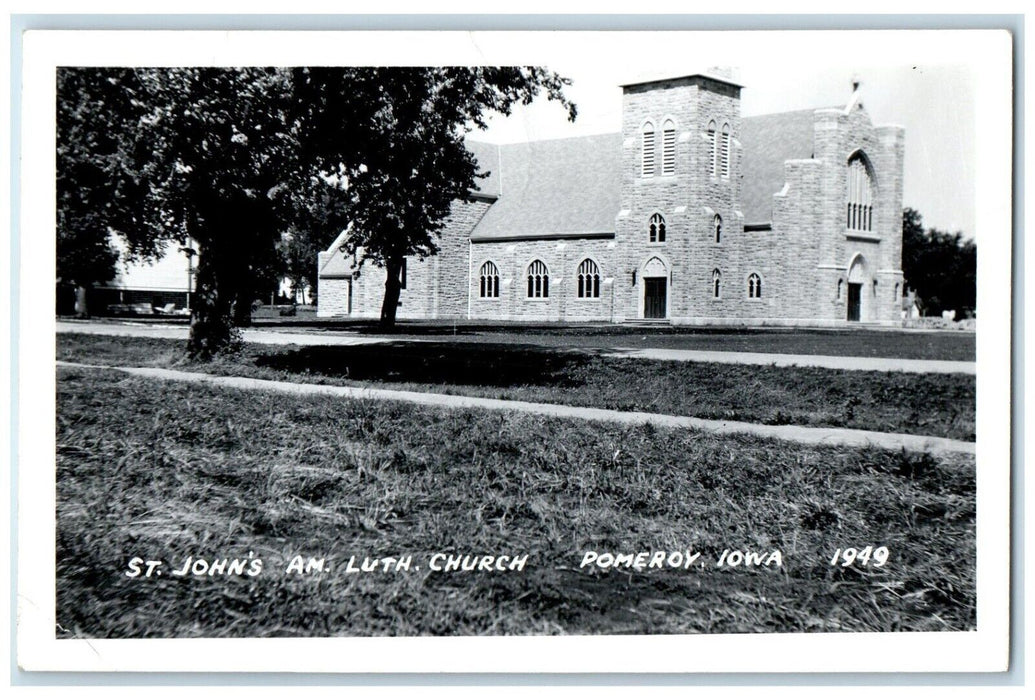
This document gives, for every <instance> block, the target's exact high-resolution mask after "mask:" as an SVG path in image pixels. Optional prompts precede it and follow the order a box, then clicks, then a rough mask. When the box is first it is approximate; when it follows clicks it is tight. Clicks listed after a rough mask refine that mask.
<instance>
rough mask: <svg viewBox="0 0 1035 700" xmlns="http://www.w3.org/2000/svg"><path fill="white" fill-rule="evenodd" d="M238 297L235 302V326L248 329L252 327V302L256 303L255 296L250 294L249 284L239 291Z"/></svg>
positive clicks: (245, 284)
mask: <svg viewBox="0 0 1035 700" xmlns="http://www.w3.org/2000/svg"><path fill="white" fill-rule="evenodd" d="M236 296H237V298H236V299H235V300H234V325H235V326H237V327H238V328H247V327H248V326H250V325H252V301H254V295H253V294H252V293H251V292H250V287H249V285H248V283H247V282H245V283H244V284H243V285H242V287H241V289H239V290H238V292H237V295H236Z"/></svg>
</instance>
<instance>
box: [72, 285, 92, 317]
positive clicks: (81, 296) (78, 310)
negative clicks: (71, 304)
mask: <svg viewBox="0 0 1035 700" xmlns="http://www.w3.org/2000/svg"><path fill="white" fill-rule="evenodd" d="M88 291H89V290H88V289H87V288H86V287H85V286H84V285H81V284H77V285H76V287H75V315H76V317H77V318H90V308H89V307H88V306H87V304H86V294H87V292H88Z"/></svg>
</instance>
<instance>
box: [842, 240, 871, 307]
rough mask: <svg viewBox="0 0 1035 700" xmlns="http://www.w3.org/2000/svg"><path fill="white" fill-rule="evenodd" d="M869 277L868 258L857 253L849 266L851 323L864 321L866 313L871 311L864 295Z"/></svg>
mask: <svg viewBox="0 0 1035 700" xmlns="http://www.w3.org/2000/svg"><path fill="white" fill-rule="evenodd" d="M869 276H870V275H869V266H868V265H867V264H866V258H864V257H863V256H862V255H861V254H858V253H857V254H856V255H855V257H854V258H852V262H851V263H849V265H848V315H847V319H848V320H849V321H862V320H863V319H864V318H865V317H866V315H865V312H867V311H868V310H869V309H868V308H865V307H867V306H868V304H866V295H865V294H863V288H864V286H865V285H866V280H867V279H869Z"/></svg>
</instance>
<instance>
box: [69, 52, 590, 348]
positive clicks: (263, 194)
mask: <svg viewBox="0 0 1035 700" xmlns="http://www.w3.org/2000/svg"><path fill="white" fill-rule="evenodd" d="M66 71H67V73H66ZM62 73H63V74H64V75H63V76H62V77H63V81H64V82H63V85H64V90H63V94H59V104H64V103H65V101H69V104H75V105H79V106H81V107H82V109H79V110H78V111H76V112H75V113H74V115H73V116H74V118H73V119H72V121H73V122H75V123H76V124H83V123H86V124H92V125H95V130H97V131H99V132H102V133H103V134H104V137H105V139H107V141H106V142H105V144H104V147H103V148H102V149H101V151H103V153H104V154H105V157H104V158H102V159H99V160H98V167H99V169H100V175H99V177H100V178H101V179H102V180H105V182H106V183H107V184H106V187H107V190H105V192H106V193H107V195H108V196H107V197H106V199H105V201H104V202H97V201H95V202H93V203H92V204H91V205H89V206H88V207H86V208H87V209H89V211H90V213H91V215H92V216H94V217H95V219H96V224H97V229H98V230H106V227H111V228H113V229H115V230H116V231H119V232H121V233H122V234H123V235H124V236H125V237H126V239H127V241H128V243H129V247H130V251H131V253H132V254H133V255H136V256H148V255H154V254H155V253H156V251H158V250H159V249H160V248H161V246H162V245H163V244H164V243H165V242H166V241H169V240H183V239H185V238H186V237H188V236H189V237H190V238H192V239H193V240H194V241H196V242H197V244H198V248H199V255H198V267H197V277H196V284H197V289H196V292H195V294H194V297H193V304H192V306H193V317H192V322H191V335H190V341H189V342H188V352H189V353H190V354H191V355H192V356H194V357H208V356H211V355H213V354H215V353H218V352H221V351H223V350H226V349H227V348H232V347H234V346H235V345H236V344H237V342H238V341H239V335H238V334H237V332H236V330H235V329H236V327H237V326H240V325H243V324H245V323H247V322H248V319H249V318H250V311H251V308H250V307H251V302H252V300H253V299H255V297H256V294H257V293H258V292H259V290H260V288H261V287H262V284H263V282H264V281H266V282H268V279H269V277H270V276H271V275H273V274H274V273H275V272H279V271H282V268H281V267H280V262H281V259H280V257H279V256H278V249H277V245H278V242H279V241H280V240H281V238H282V234H283V233H284V232H285V231H292V232H293V233H294V235H299V233H300V232H307V233H309V234H310V235H313V236H316V237H318V238H319V239H320V240H321V242H322V241H323V240H326V241H327V242H328V243H329V240H333V238H334V237H335V236H336V234H337V233H338V232H339V231H341V230H342V229H343V228H345V227H346V226H348V227H349V228H350V230H351V231H352V233H353V235H352V236H351V237H350V238H349V240H348V242H347V243H346V247H347V248H348V250H349V251H350V252H356V251H357V249H362V252H363V257H364V259H365V260H368V261H370V262H372V263H373V264H376V265H381V266H383V267H384V268H385V269H386V271H387V273H388V283H387V284H386V286H385V303H384V312H383V314H382V317H383V319H384V321H385V323H386V324H387V325H392V324H394V321H395V308H396V305H397V302H398V297H399V270H400V268H401V266H402V261H403V258H404V257H405V256H407V255H417V256H422V257H423V256H426V255H432V254H434V253H435V252H436V251H437V245H436V237H437V233H438V231H439V230H440V229H441V227H442V225H443V221H444V219H445V217H446V216H447V214H448V213H449V208H450V204H451V203H452V202H453V201H454V200H457V199H463V198H464V197H466V196H468V194H469V192H470V190H471V189H472V188H473V187H474V185H475V178H476V176H477V175H478V173H477V167H476V165H475V163H474V160H473V158H472V156H471V154H470V153H468V151H467V150H466V148H465V147H464V134H465V132H466V131H467V130H469V129H471V128H476V127H482V126H484V125H485V118H486V116H487V114H488V113H489V112H500V113H503V114H506V113H509V111H510V109H511V108H512V106H513V105H514V104H516V103H518V102H524V103H528V102H531V101H532V100H533V99H534V98H535V97H536V95H538V94H540V93H541V92H545V93H546V94H547V96H548V97H549V98H551V99H556V100H560V101H561V102H562V103H563V104H564V105H566V106H567V107H568V110H569V116H570V117H571V118H574V115H575V108H574V106H573V105H571V104H570V103H568V102H567V100H566V99H565V98H564V95H563V93H562V88H563V86H564V85H566V84H567V81H565V80H564V79H562V78H560V77H559V76H557V75H556V74H553V73H550V72H548V71H545V70H543V69H539V68H466V67H464V68H316V69H305V68H298V69H277V68H148V69H62ZM84 83H85V84H89V85H90V86H91V87H92V88H94V89H95V92H96V94H97V97H96V99H93V98H91V99H83V98H82V95H81V94H80V90H79V87H78V86H79V85H80V84H84ZM66 133H67V134H71V133H74V129H70V130H66ZM59 141H60V139H59ZM77 148H78V145H77ZM93 148H94V144H93V142H92V141H86V142H85V143H84V144H82V147H81V148H78V151H77V152H80V153H82V154H85V156H86V159H88V158H89V156H90V155H91V153H92V149H93ZM69 172H71V171H69ZM73 183H74V180H73ZM59 205H60V206H66V205H67V202H61V201H59ZM60 206H59V208H60ZM324 245H326V243H324ZM312 264H313V265H315V260H314V261H313V262H312Z"/></svg>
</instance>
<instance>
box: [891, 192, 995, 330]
mask: <svg viewBox="0 0 1035 700" xmlns="http://www.w3.org/2000/svg"><path fill="white" fill-rule="evenodd" d="M902 272H903V274H904V276H905V279H906V283H907V284H908V285H909V286H910V288H912V289H913V290H914V291H915V292H916V294H917V296H918V297H919V299H920V301H921V303H922V305H923V308H924V310H925V313H927V314H928V315H939V314H941V312H942V311H945V310H950V309H951V310H955V311H956V317H957V318H964V317H966V316H971V315H973V314H974V312H975V310H976V308H977V246H976V245H975V243H974V241H972V240H969V239H965V238H964V237H963V234H962V233H961V232H956V233H953V234H950V233H947V232H944V231H939V230H938V229H935V228H930V229H926V230H925V229H924V226H923V218H922V217H921V215H920V212H918V211H916V210H915V209H910V208H908V207H907V208H906V209H904V210H903V212H902Z"/></svg>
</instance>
